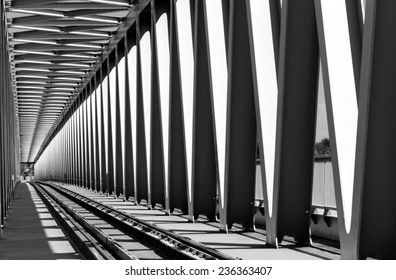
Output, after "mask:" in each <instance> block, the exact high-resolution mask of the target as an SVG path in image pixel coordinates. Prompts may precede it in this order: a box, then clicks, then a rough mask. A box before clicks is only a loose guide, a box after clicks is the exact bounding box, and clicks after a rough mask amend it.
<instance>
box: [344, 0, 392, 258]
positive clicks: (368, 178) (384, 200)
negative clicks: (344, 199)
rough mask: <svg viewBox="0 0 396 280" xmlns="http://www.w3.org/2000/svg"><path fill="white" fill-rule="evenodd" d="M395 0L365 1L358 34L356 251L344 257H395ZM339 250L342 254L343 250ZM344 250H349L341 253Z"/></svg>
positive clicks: (353, 213)
mask: <svg viewBox="0 0 396 280" xmlns="http://www.w3.org/2000/svg"><path fill="white" fill-rule="evenodd" d="M395 12H396V2H395V1H391V0H383V1H368V2H367V9H366V20H365V26H364V36H363V50H362V66H361V67H362V72H361V77H360V87H359V89H360V94H359V106H358V107H359V117H358V131H357V147H356V168H355V184H354V194H353V198H354V201H353V203H354V204H353V209H352V218H353V221H352V226H353V227H356V228H357V252H356V251H355V252H353V253H354V254H353V255H351V254H345V255H344V256H345V257H348V258H355V257H356V258H358V259H365V258H367V257H370V256H374V257H377V258H381V259H395V257H396V254H395V250H394V246H393V245H391V244H393V237H394V236H395V234H396V222H395V220H394V218H393V213H394V212H395V211H396V203H395V201H396V188H395V187H394V184H395V181H396V173H395V172H394V170H395V168H396V165H395V160H394V158H395V153H394V151H393V150H392V149H387V150H386V151H385V150H384V147H391V145H393V143H394V142H395V140H396V131H395V130H394V129H392V128H393V127H394V126H395V124H396V123H395V121H396V116H395V105H396V96H395V94H394V93H393V91H394V88H395V86H396V84H395V78H394V73H395V70H396V68H395V66H396V54H395V49H396V40H395V37H394V36H392V34H394V33H395V32H396V18H395V16H394V15H395ZM343 253H345V252H343ZM346 253H350V252H346Z"/></svg>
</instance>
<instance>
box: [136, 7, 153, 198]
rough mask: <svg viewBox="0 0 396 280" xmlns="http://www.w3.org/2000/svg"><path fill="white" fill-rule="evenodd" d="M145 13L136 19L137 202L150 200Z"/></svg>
mask: <svg viewBox="0 0 396 280" xmlns="http://www.w3.org/2000/svg"><path fill="white" fill-rule="evenodd" d="M142 17H143V14H140V15H139V17H138V18H137V19H136V52H137V56H136V68H137V69H136V95H137V98H136V100H137V101H136V103H137V120H136V121H137V125H136V126H137V137H138V138H137V167H136V176H137V179H136V193H137V202H138V203H140V202H141V200H142V199H146V201H148V200H149V189H148V184H149V182H148V174H149V170H148V168H147V166H148V164H147V162H148V156H149V154H150V153H149V152H147V150H146V147H150V146H149V143H146V140H145V127H144V111H143V94H144V93H143V85H142V84H143V82H142V60H141V47H140V40H141V36H140V34H141V29H142V27H141V26H140V21H141V18H142Z"/></svg>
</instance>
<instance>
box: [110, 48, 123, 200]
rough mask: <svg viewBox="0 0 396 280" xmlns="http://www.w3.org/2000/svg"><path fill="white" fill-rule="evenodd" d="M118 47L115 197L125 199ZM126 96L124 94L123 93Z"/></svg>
mask: <svg viewBox="0 0 396 280" xmlns="http://www.w3.org/2000/svg"><path fill="white" fill-rule="evenodd" d="M118 52H119V49H118V47H116V48H115V66H114V67H115V71H116V80H115V83H116V87H115V88H116V92H114V93H112V94H115V95H116V104H115V105H116V106H115V109H116V111H115V125H116V127H115V132H116V133H115V139H114V141H115V151H114V153H115V159H116V160H115V182H116V187H115V195H116V196H117V197H118V196H120V194H122V195H123V197H124V198H125V185H124V178H123V170H124V167H123V164H122V156H123V155H122V138H121V109H120V108H121V107H120V106H121V104H120V94H121V93H120V88H119V82H120V81H119V73H118V63H119V59H118ZM122 94H124V93H122Z"/></svg>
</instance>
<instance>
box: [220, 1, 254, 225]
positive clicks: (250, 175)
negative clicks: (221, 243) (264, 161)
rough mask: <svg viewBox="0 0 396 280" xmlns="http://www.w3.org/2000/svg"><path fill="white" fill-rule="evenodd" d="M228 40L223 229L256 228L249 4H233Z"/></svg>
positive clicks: (221, 214) (233, 2)
mask: <svg viewBox="0 0 396 280" xmlns="http://www.w3.org/2000/svg"><path fill="white" fill-rule="evenodd" d="M229 19H230V29H229V34H228V35H229V36H228V38H229V41H228V93H227V95H228V96H227V99H228V101H227V140H226V141H227V144H226V145H227V150H226V167H225V181H224V199H225V200H224V205H223V206H224V207H223V208H221V212H220V220H221V224H222V227H224V228H227V227H228V228H230V227H231V226H232V224H233V223H234V222H242V224H243V225H244V227H245V228H253V227H254V223H253V210H254V208H253V207H254V195H255V173H256V143H257V140H256V139H257V137H256V115H255V105H254V94H253V77H252V65H251V59H250V45H249V33H248V18H247V5H246V1H234V0H232V1H231V2H230V15H229Z"/></svg>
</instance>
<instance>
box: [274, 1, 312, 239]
mask: <svg viewBox="0 0 396 280" xmlns="http://www.w3.org/2000/svg"><path fill="white" fill-rule="evenodd" d="M315 20H316V19H315V10H314V1H313V0H302V1H290V0H284V1H282V13H281V31H280V52H279V75H278V88H279V97H278V98H279V99H278V119H277V120H278V121H277V136H276V151H275V177H274V202H273V216H272V218H271V219H270V220H269V223H267V225H266V226H267V243H269V244H272V245H275V246H278V242H281V241H282V239H283V237H284V235H286V234H289V235H292V236H294V238H295V240H297V241H299V242H309V241H310V222H311V220H310V219H311V217H310V212H311V210H310V209H311V196H312V178H313V146H314V139H315V124H316V105H317V104H316V103H317V102H316V101H317V86H318V67H319V60H318V49H319V48H318V38H317V30H316V22H315ZM296 147H298V148H296Z"/></svg>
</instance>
